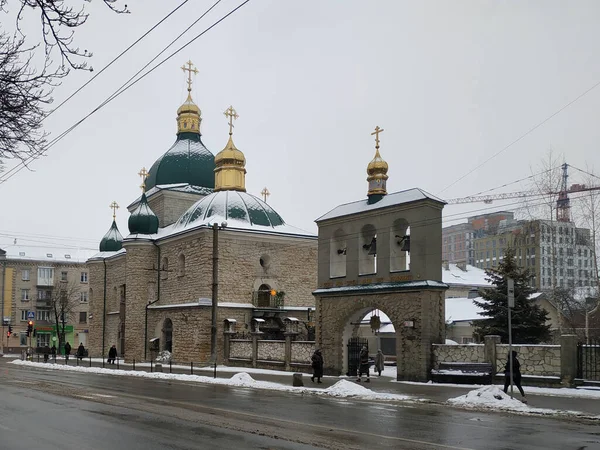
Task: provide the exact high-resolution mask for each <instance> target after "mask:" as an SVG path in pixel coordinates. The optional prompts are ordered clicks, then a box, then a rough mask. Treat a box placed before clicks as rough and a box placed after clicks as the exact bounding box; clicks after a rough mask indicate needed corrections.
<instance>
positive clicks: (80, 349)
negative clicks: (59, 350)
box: [77, 342, 85, 361]
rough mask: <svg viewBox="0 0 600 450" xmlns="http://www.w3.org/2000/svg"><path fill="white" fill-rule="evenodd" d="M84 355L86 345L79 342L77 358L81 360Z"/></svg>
mask: <svg viewBox="0 0 600 450" xmlns="http://www.w3.org/2000/svg"><path fill="white" fill-rule="evenodd" d="M84 356H85V347H84V346H83V342H82V343H81V344H79V347H77V359H78V360H80V361H81V360H82V359H83V357H84Z"/></svg>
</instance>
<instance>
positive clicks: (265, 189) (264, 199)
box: [260, 186, 271, 203]
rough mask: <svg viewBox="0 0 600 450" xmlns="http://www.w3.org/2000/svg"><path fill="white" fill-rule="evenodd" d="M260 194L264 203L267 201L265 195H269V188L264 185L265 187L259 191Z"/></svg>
mask: <svg viewBox="0 0 600 450" xmlns="http://www.w3.org/2000/svg"><path fill="white" fill-rule="evenodd" d="M260 195H262V196H263V201H264V202H265V203H267V197H268V196H269V195H271V193H270V192H269V190H268V189H267V188H266V186H265V187H264V188H263V190H262V191H260Z"/></svg>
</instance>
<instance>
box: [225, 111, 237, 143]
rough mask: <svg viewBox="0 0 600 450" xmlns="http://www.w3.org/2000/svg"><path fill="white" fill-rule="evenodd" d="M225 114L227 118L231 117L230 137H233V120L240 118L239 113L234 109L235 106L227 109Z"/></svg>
mask: <svg viewBox="0 0 600 450" xmlns="http://www.w3.org/2000/svg"><path fill="white" fill-rule="evenodd" d="M223 114H225V117H229V136H231V135H232V134H233V120H234V119H237V118H238V117H240V116H238V113H237V111H236V110H235V109H233V106H230V107H229V108H227V109H226V110H225V112H224V113H223Z"/></svg>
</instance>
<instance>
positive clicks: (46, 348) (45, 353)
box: [42, 344, 50, 363]
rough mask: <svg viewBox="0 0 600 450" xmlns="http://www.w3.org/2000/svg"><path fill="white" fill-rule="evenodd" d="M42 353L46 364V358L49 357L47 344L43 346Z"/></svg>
mask: <svg viewBox="0 0 600 450" xmlns="http://www.w3.org/2000/svg"><path fill="white" fill-rule="evenodd" d="M42 351H43V353H44V362H45V363H47V362H48V356H49V355H50V347H48V344H46V345H45V346H44V349H43V350H42Z"/></svg>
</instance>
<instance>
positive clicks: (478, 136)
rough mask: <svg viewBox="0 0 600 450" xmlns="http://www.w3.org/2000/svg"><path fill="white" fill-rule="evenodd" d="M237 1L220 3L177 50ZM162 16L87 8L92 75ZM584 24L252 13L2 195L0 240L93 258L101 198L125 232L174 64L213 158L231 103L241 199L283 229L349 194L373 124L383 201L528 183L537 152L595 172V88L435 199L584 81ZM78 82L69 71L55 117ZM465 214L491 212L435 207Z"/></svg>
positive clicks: (497, 17)
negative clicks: (187, 68) (190, 74)
mask: <svg viewBox="0 0 600 450" xmlns="http://www.w3.org/2000/svg"><path fill="white" fill-rule="evenodd" d="M240 2H241V0H238V1H234V0H223V1H222V3H221V4H220V5H219V6H218V7H217V8H216V9H215V11H213V13H212V14H210V15H209V16H208V17H207V18H205V19H204V20H202V21H201V22H200V23H199V24H198V25H197V26H196V27H195V28H193V29H192V30H191V32H189V33H188V34H187V35H186V36H185V38H184V39H183V40H182V41H181V42H182V43H183V42H186V41H187V40H189V39H190V38H192V37H193V36H195V35H196V34H197V33H199V32H200V31H201V30H203V29H204V28H205V27H207V26H208V25H210V24H212V22H213V21H214V20H216V19H217V18H220V17H221V16H222V15H224V14H225V13H226V12H228V11H229V10H230V9H232V8H233V7H234V6H235V5H237V4H239V3H240ZM177 3H178V2H165V1H164V0H163V1H159V0H144V1H143V2H142V1H141V0H137V1H136V0H128V1H127V4H128V5H129V8H130V10H131V11H132V13H131V14H129V15H121V16H116V15H114V14H112V13H110V12H109V11H108V10H107V8H106V7H105V6H104V5H103V3H102V2H101V1H94V2H91V3H90V4H89V5H88V4H86V5H87V6H86V7H87V8H88V10H89V12H90V13H91V16H90V19H89V22H88V23H87V24H86V25H85V26H84V27H82V28H81V29H79V30H77V35H76V40H77V44H78V45H79V46H80V47H81V48H84V49H88V50H89V51H92V52H93V53H94V57H93V59H92V61H91V64H92V65H93V66H94V68H95V69H96V72H97V71H98V70H99V69H100V68H102V67H104V66H105V65H106V64H107V63H108V62H109V61H110V60H111V59H112V58H114V57H115V56H116V55H117V54H118V53H119V52H120V51H121V50H122V49H124V48H125V47H126V46H127V45H129V44H130V43H131V42H133V41H134V40H135V39H137V38H138V37H139V36H140V35H141V34H143V33H144V32H145V31H146V30H148V29H149V28H150V27H151V26H152V25H153V24H154V23H156V22H157V21H158V20H159V19H160V18H162V17H163V16H164V15H166V14H167V13H168V12H169V11H170V10H172V9H173V8H174V7H175V5H176V4H177ZM210 4H212V2H211V1H205V0H193V1H190V2H189V3H188V4H187V5H185V6H184V7H183V8H182V9H181V10H180V12H178V13H176V14H175V15H174V16H173V17H172V18H171V19H169V20H168V21H167V22H166V23H165V24H163V25H162V26H161V27H160V28H159V29H158V30H157V31H156V32H154V33H152V34H151V35H150V36H149V37H148V38H146V39H145V40H144V41H142V42H141V43H140V44H139V45H138V46H136V47H135V48H134V50H133V51H132V52H131V53H130V54H129V55H128V56H127V57H126V58H125V59H124V60H122V61H119V62H118V63H117V64H115V65H114V66H113V67H111V68H110V69H109V70H108V71H107V72H105V73H104V74H102V75H101V76H100V77H99V78H98V79H97V80H95V81H94V82H93V84H91V85H90V86H89V87H87V88H86V89H85V90H83V91H82V92H81V93H80V94H78V95H77V96H76V97H75V98H74V99H73V100H71V101H70V102H69V103H67V104H66V105H65V106H63V107H62V108H61V109H60V110H59V111H57V112H56V113H55V114H54V115H52V116H51V117H50V118H49V119H48V120H47V121H46V127H47V130H48V131H50V132H51V133H52V135H53V136H56V135H58V134H60V133H61V132H62V131H63V130H65V129H66V128H68V127H69V126H70V125H72V124H73V123H74V122H76V121H77V120H78V119H79V118H80V117H81V116H82V115H84V114H85V113H87V112H88V111H90V110H91V109H93V107H95V106H96V105H97V104H98V103H100V102H101V101H102V100H104V99H105V98H106V97H107V96H108V95H109V94H111V93H112V92H113V91H114V90H115V89H116V88H117V87H118V86H119V85H120V84H121V83H122V82H123V81H125V80H126V79H127V78H128V77H129V76H131V75H132V74H133V73H135V72H136V71H137V70H138V69H139V68H140V67H141V66H142V65H143V64H145V62H146V61H147V60H148V59H149V58H151V57H152V56H154V54H155V53H156V52H157V51H158V49H160V48H162V47H163V46H164V45H165V44H166V43H167V42H169V41H170V40H171V39H172V38H174V37H175V36H176V35H177V34H178V33H180V32H181V31H182V30H183V29H184V28H185V27H187V26H188V24H190V23H191V22H192V21H193V20H195V19H196V18H197V17H198V16H199V15H200V14H201V13H202V12H203V11H204V10H205V9H206V8H207V7H208V6H209V5H210ZM13 6H14V5H13ZM2 20H3V22H5V21H6V20H7V19H6V18H3V19H2ZM599 20H600V4H599V3H598V2H594V1H588V2H586V1H580V2H577V3H569V4H568V5H567V4H566V3H564V2H560V1H549V0H539V1H529V2H519V1H508V2H493V1H480V0H473V1H455V2H446V1H412V2H408V1H398V0H390V1H374V2H364V1H358V0H346V1H344V2H340V1H332V0H330V1H317V0H303V1H295V2H292V1H280V0H252V1H251V2H250V3H248V4H247V5H246V6H244V7H243V8H242V9H241V10H240V11H239V12H237V13H236V14H234V15H233V16H232V17H230V18H228V19H226V20H225V21H224V22H223V23H221V24H220V25H218V26H217V27H216V28H215V29H213V30H212V31H210V32H208V33H207V34H206V35H205V36H204V37H202V38H200V39H199V40H197V41H196V42H195V43H194V44H192V45H191V46H190V47H188V48H187V49H186V50H184V51H183V52H182V53H181V54H180V55H178V56H176V57H174V58H173V59H172V60H171V61H169V62H167V63H166V64H164V65H163V66H161V67H160V68H159V69H157V70H156V71H155V72H154V73H153V74H151V75H150V76H148V77H147V78H146V79H144V80H143V81H141V82H140V83H138V84H137V85H136V86H134V87H133V88H132V89H130V90H129V91H127V92H126V93H125V94H123V95H122V96H121V97H119V98H118V99H117V100H115V101H113V102H112V103H110V104H109V105H108V106H106V107H105V108H103V109H102V110H101V111H100V112H98V113H97V114H95V115H94V116H92V117H91V118H90V119H89V120H87V121H86V122H84V123H83V124H82V125H81V126H79V127H78V128H77V129H76V130H75V131H74V132H72V133H71V134H69V135H68V136H67V137H66V138H65V139H63V140H62V141H61V142H60V143H59V144H58V145H56V146H54V147H53V148H52V149H51V150H50V151H49V152H48V155H47V156H46V157H44V158H42V159H40V160H38V161H37V162H35V163H34V164H32V166H31V168H32V169H33V171H31V172H28V171H25V170H23V171H21V172H20V173H19V174H18V175H17V176H15V177H13V178H11V179H10V180H9V181H8V182H6V183H4V184H2V185H0V210H1V211H2V215H1V217H2V220H1V221H0V244H6V242H7V240H8V241H12V238H13V237H19V238H20V239H24V238H25V237H26V236H25V235H31V234H43V235H50V236H61V237H70V238H74V239H75V240H76V241H77V242H78V243H80V244H82V245H85V246H90V247H97V245H98V243H99V241H100V239H101V238H102V236H103V235H104V233H105V232H106V231H107V230H108V227H109V226H110V222H111V210H110V209H109V207H108V205H109V204H110V203H111V202H112V201H113V200H116V201H117V202H118V203H119V204H120V205H121V209H120V210H119V212H118V224H119V228H120V230H121V232H122V233H123V235H126V234H128V231H127V218H128V213H126V210H125V207H126V206H127V204H129V203H130V202H131V201H133V200H134V199H135V198H136V196H138V195H139V192H140V191H139V188H138V186H139V184H140V179H139V177H138V176H137V173H138V172H139V170H140V169H141V167H142V166H145V167H146V168H150V166H151V165H152V163H153V162H154V161H155V160H156V159H157V158H158V157H159V156H161V155H162V154H163V153H164V152H165V151H166V150H167V149H168V148H169V147H170V146H171V144H172V143H173V141H174V139H175V132H176V122H175V117H176V109H177V108H178V106H179V105H180V104H181V103H182V102H183V100H184V99H185V94H186V91H185V83H184V77H185V75H184V73H183V72H182V71H181V69H180V67H181V65H182V64H183V63H184V62H185V61H187V60H188V59H191V60H192V61H193V62H194V63H195V64H196V65H197V67H198V69H199V70H200V73H199V74H198V76H197V77H196V81H195V88H194V99H195V100H196V102H197V103H198V104H199V106H200V108H201V109H202V116H203V122H202V134H203V141H204V143H205V144H206V146H207V147H208V148H209V149H210V150H211V151H212V152H213V153H215V154H216V153H217V152H219V151H220V150H221V149H222V148H223V147H224V145H225V143H226V141H227V130H228V129H227V122H226V119H225V117H224V116H223V114H222V112H223V111H224V110H225V109H226V108H227V107H228V106H229V105H230V104H232V105H233V106H234V107H235V108H236V109H237V111H238V113H239V114H240V118H239V120H238V121H237V122H236V128H235V142H236V145H237V146H238V148H240V149H241V150H242V151H243V152H244V153H245V155H246V158H247V161H248V163H247V170H248V174H247V177H246V181H247V188H248V192H250V193H253V194H255V195H257V196H258V195H259V193H260V190H261V189H262V188H263V187H264V186H267V187H268V188H269V190H270V191H271V193H272V195H271V197H270V198H269V203H270V204H271V205H272V206H273V207H274V208H275V209H276V210H277V211H278V212H279V213H280V214H281V215H282V216H283V218H284V219H285V220H286V222H288V223H289V224H291V225H294V226H296V227H299V228H303V229H307V230H309V231H316V226H315V225H314V223H313V221H314V219H315V218H317V217H319V216H320V215H322V214H324V213H325V212H327V211H329V210H330V209H332V208H333V207H335V206H336V205H338V204H340V203H345V202H349V201H354V200H358V199H361V198H364V197H365V195H366V191H367V182H366V180H365V178H366V172H365V170H366V166H367V164H368V162H369V161H370V160H371V158H372V157H373V154H374V142H373V137H372V136H371V135H370V133H371V131H372V130H373V128H374V127H375V126H376V125H379V126H381V127H382V128H384V129H385V132H384V133H382V134H381V154H382V157H383V158H384V159H385V160H386V161H388V163H389V165H390V171H389V176H390V179H389V181H388V191H389V192H394V191H399V190H403V189H407V188H412V187H420V188H422V189H425V190H427V191H429V192H431V193H432V194H436V195H439V196H441V197H443V198H452V197H462V196H467V195H470V194H474V193H477V192H480V191H483V190H486V189H490V188H493V187H496V186H500V185H503V184H505V183H507V182H512V181H515V180H518V179H521V178H523V177H527V176H528V175H530V174H531V166H533V167H537V166H538V163H539V160H540V159H541V158H543V157H544V156H545V155H546V153H547V151H548V150H549V149H550V148H552V149H554V150H555V151H556V152H558V153H565V154H567V161H568V162H569V163H570V164H572V165H573V166H575V167H580V168H583V169H585V168H586V165H589V166H595V167H596V168H599V167H600V161H599V160H598V159H599V158H600V156H598V155H599V153H598V152H597V151H596V145H597V142H598V141H599V137H600V127H598V126H597V124H596V122H597V117H598V114H599V112H600V88H598V89H595V90H592V91H591V92H589V93H588V94H587V95H585V96H584V97H583V98H582V99H581V100H579V101H578V102H576V103H575V104H573V105H572V106H570V107H569V108H567V109H566V110H564V111H563V112H561V113H560V114H558V115H557V116H556V117H554V118H553V119H552V120H550V121H549V122H548V123H546V124H545V125H543V126H541V127H540V128H538V129H537V130H535V131H534V132H532V133H531V134H530V135H529V136H527V137H526V138H524V139H523V140H521V141H520V142H519V143H517V144H516V145H514V146H512V147H511V148H509V149H508V150H506V151H505V152H503V153H502V154H501V155H500V156H498V157H497V158H495V159H494V160H493V161H491V162H488V163H487V164H486V165H484V166H483V167H482V168H481V169H479V170H478V171H476V173H473V174H471V175H469V176H468V177H467V178H465V179H464V180H462V181H461V182H459V183H457V184H455V185H454V186H452V187H451V188H450V189H447V190H444V188H445V187H446V186H448V185H449V184H451V183H452V182H454V181H455V180H456V179H458V178H459V177H461V176H463V175H464V174H465V173H467V172H468V171H469V170H470V169H472V168H473V167H475V166H477V165H478V164H479V163H481V162H483V161H485V160H486V159H488V158H489V157H490V156H491V155H493V154H494V153H496V152H498V151H499V150H501V149H502V148H503V147H505V146H506V145H508V144H509V143H511V142H512V141H513V140H515V139H516V138H518V137H519V136H520V135H522V134H523V133H524V132H526V131H527V130H529V129H530V128H532V127H533V126H535V125H536V124H538V123H539V122H541V121H542V120H544V119H545V118H547V117H548V116H550V115H551V114H553V113H554V112H556V111H557V110H558V109H559V108H561V107H562V106H563V105H565V104H566V103H568V102H569V101H571V100H573V99H575V98H576V97H577V96H578V95H580V94H581V93H582V92H584V91H585V90H587V89H588V88H590V87H591V86H593V85H594V84H595V83H597V82H599V81H600V58H598V57H597V55H598V54H600V39H598V27H597V24H598V22H599ZM177 47H179V45H177V46H176V47H175V48H177ZM91 76H92V75H91V74H89V73H86V72H79V73H73V74H72V75H71V76H70V77H69V78H68V79H66V80H65V81H64V83H63V84H62V86H60V87H59V88H57V89H56V91H55V104H58V103H59V102H60V101H61V100H62V99H64V98H65V97H66V96H68V95H69V94H70V93H71V92H73V91H74V90H75V89H76V88H77V87H79V86H80V85H81V84H83V83H84V82H85V81H86V80H88V79H89V78H90V77H91ZM8 168H10V164H8ZM572 175H573V176H572V178H571V180H570V181H571V182H577V181H579V180H578V178H577V177H576V175H577V174H576V173H573V174H572ZM524 188H526V186H523V185H511V186H510V187H508V188H507V190H509V191H513V190H521V189H524ZM500 207H501V204H500V203H498V208H500ZM481 208H489V205H482V204H471V205H467V206H462V207H459V206H448V207H446V209H445V210H444V212H445V215H446V216H448V215H450V214H460V213H461V212H465V211H473V210H480V209H481ZM505 209H506V208H505ZM488 211H489V210H488ZM464 216H465V217H466V213H465V215H464ZM454 218H456V216H454ZM452 223H456V222H452ZM449 224H451V223H449ZM2 238H4V239H2ZM27 238H28V239H34V237H32V236H28V237H27ZM37 239H38V240H44V239H42V238H40V237H39V236H38V237H37Z"/></svg>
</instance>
